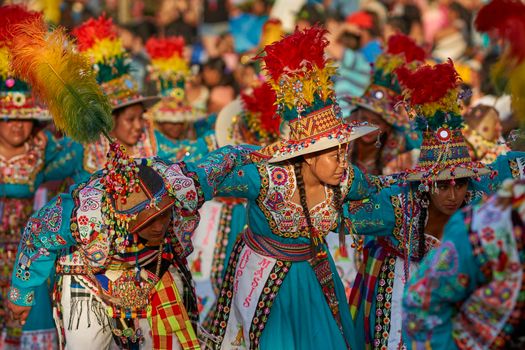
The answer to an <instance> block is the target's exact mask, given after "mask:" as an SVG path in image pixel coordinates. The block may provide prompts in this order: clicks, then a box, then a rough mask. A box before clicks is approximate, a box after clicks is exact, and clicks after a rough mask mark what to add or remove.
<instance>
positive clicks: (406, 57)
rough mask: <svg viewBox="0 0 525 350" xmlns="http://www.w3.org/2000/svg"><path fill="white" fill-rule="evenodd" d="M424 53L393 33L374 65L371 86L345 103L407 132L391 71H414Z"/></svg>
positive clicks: (398, 92)
mask: <svg viewBox="0 0 525 350" xmlns="http://www.w3.org/2000/svg"><path fill="white" fill-rule="evenodd" d="M425 57H426V54H425V51H424V50H423V48H421V47H419V46H418V45H417V44H416V43H415V42H414V41H413V40H412V39H411V38H409V37H408V36H406V35H403V34H395V35H392V36H390V37H389V38H388V42H387V45H386V47H385V50H384V52H383V53H382V54H381V55H379V56H378V57H377V59H376V62H375V64H374V67H373V70H372V75H371V83H370V85H369V86H368V87H367V89H366V91H365V92H364V94H363V95H362V96H360V97H348V98H346V99H347V101H348V102H349V103H350V104H352V105H354V106H356V107H360V108H364V109H367V110H369V111H371V112H374V113H377V114H378V115H379V116H381V118H382V119H383V120H384V121H385V122H387V123H388V124H389V125H391V126H392V127H394V129H396V130H400V131H405V130H410V121H409V119H408V116H407V115H406V114H405V113H402V112H403V110H402V108H403V107H402V106H398V102H400V101H401V100H402V96H401V88H400V86H399V82H398V80H397V75H396V73H395V70H396V69H397V68H399V67H401V66H408V67H410V68H415V67H417V66H418V65H420V64H423V62H424V60H425Z"/></svg>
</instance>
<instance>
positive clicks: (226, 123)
mask: <svg viewBox="0 0 525 350" xmlns="http://www.w3.org/2000/svg"><path fill="white" fill-rule="evenodd" d="M242 111H243V108H242V102H241V99H240V98H236V99H235V100H233V101H232V102H230V103H228V104H227V105H226V106H224V108H223V109H222V110H221V111H220V112H219V115H218V116H217V121H216V122H215V137H216V138H217V144H218V146H219V147H223V146H227V145H238V144H239V143H243V142H242V140H233V139H232V138H231V137H230V135H229V134H230V129H231V127H232V123H233V119H234V118H235V117H236V116H237V115H239V114H241V113H242Z"/></svg>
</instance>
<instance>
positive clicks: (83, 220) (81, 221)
mask: <svg viewBox="0 0 525 350" xmlns="http://www.w3.org/2000/svg"><path fill="white" fill-rule="evenodd" d="M88 222H89V219H88V217H87V216H85V215H82V216H79V217H78V223H79V224H80V225H87V224H88Z"/></svg>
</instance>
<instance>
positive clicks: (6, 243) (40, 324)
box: [0, 131, 72, 349]
mask: <svg viewBox="0 0 525 350" xmlns="http://www.w3.org/2000/svg"><path fill="white" fill-rule="evenodd" d="M26 148H27V151H26V152H25V153H24V154H22V155H19V156H16V157H13V158H11V159H5V158H3V157H2V156H0V174H1V178H0V250H1V252H2V256H1V259H2V260H1V261H2V274H1V276H0V278H1V288H2V298H4V299H5V298H6V296H7V289H8V287H9V281H10V277H11V273H12V271H13V266H14V265H13V262H14V260H15V257H16V256H17V255H16V252H17V247H18V244H19V242H20V238H21V232H22V229H23V227H24V226H25V224H26V223H27V220H28V219H29V217H30V215H31V214H32V212H33V201H34V195H35V192H36V190H37V189H38V187H39V186H40V184H42V183H43V182H45V181H52V180H60V179H63V178H64V174H65V173H68V169H69V168H70V167H72V164H71V163H68V162H67V159H68V158H67V154H68V151H67V150H65V149H64V148H62V147H60V145H59V143H58V142H57V140H55V138H54V137H53V135H52V134H51V133H50V132H47V131H45V132H39V133H37V134H36V135H35V136H34V137H31V138H30V140H29V141H28V142H27V143H26ZM35 300H38V307H37V308H35V309H34V310H32V312H31V313H30V315H29V318H28V320H27V323H26V324H25V326H24V327H23V332H24V333H23V336H22V338H21V342H22V344H21V345H22V347H23V348H32V349H39V348H42V349H44V348H46V349H47V348H48V347H49V346H53V345H52V344H53V342H54V341H55V340H54V339H55V325H54V322H53V318H52V312H51V305H50V300H49V290H48V288H47V286H46V285H42V286H40V287H39V288H38V290H37V291H36V295H35ZM8 328H9V326H8ZM9 332H10V331H9V329H8V334H7V338H6V339H5V341H6V342H7V344H9V342H10V341H15V342H16V341H17V340H15V339H13V336H15V338H16V335H15V334H9ZM37 344H40V347H37V346H38V345H37Z"/></svg>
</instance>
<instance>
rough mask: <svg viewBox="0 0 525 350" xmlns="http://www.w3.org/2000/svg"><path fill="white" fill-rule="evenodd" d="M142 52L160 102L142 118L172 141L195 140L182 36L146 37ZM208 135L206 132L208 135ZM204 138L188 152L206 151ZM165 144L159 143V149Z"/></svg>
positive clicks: (187, 68)
mask: <svg viewBox="0 0 525 350" xmlns="http://www.w3.org/2000/svg"><path fill="white" fill-rule="evenodd" d="M146 51H147V53H148V55H149V57H150V59H151V65H150V66H149V71H150V75H149V77H150V80H151V81H153V82H154V83H155V85H156V87H157V91H159V92H160V95H161V96H162V99H161V101H159V102H158V103H156V104H155V105H154V106H153V107H151V108H150V109H149V110H148V111H146V113H145V114H144V115H145V116H146V119H148V120H149V121H151V122H153V123H154V126H155V127H156V128H157V129H158V130H159V131H160V132H161V133H162V134H163V135H164V136H166V137H167V138H168V139H169V140H170V141H172V142H178V141H181V140H188V139H191V140H193V139H195V137H196V132H195V129H194V126H193V123H194V122H195V121H196V113H197V112H196V111H195V110H194V108H193V107H192V106H191V105H190V104H189V102H188V100H187V98H186V91H185V88H186V80H187V78H189V77H190V69H189V67H188V63H187V62H186V60H185V59H184V57H183V51H184V39H183V38H182V37H168V38H163V39H157V38H150V39H148V41H147V42H146ZM211 134H212V133H208V135H209V137H211ZM204 141H205V139H204V138H203V139H200V140H199V142H197V143H196V144H195V145H194V147H195V149H193V150H191V152H190V153H191V154H193V155H195V156H197V157H198V155H199V154H201V155H202V154H205V153H207V152H208V149H209V146H208V145H207V143H206V142H204ZM209 143H210V142H209ZM167 146H168V145H160V147H161V148H163V147H167ZM201 148H202V149H203V151H202V152H199V151H198V149H201ZM187 152H188V151H187ZM190 159H191V158H190ZM196 159H197V158H194V160H196ZM186 160H188V159H186Z"/></svg>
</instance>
